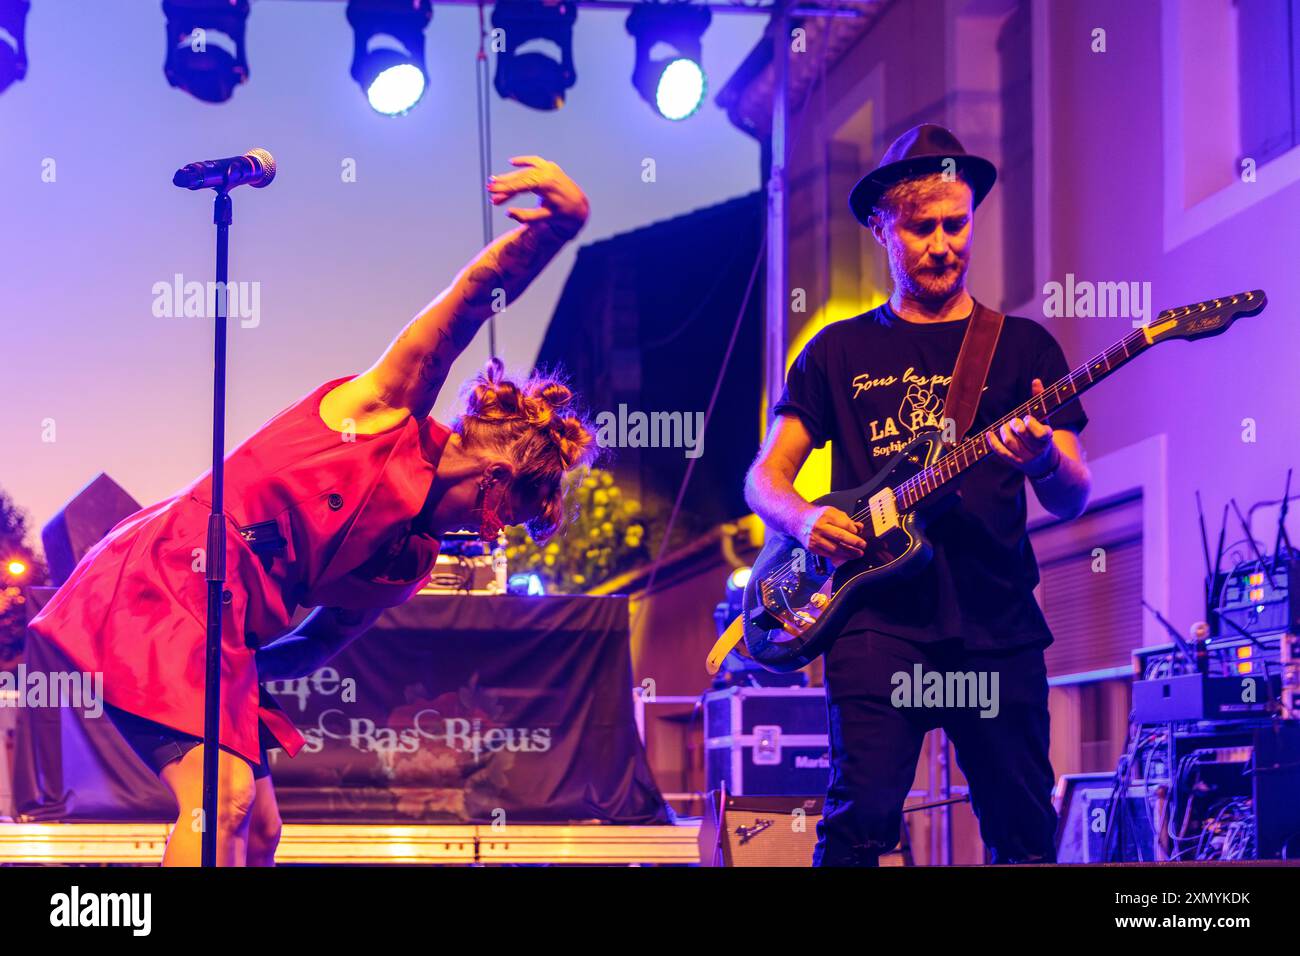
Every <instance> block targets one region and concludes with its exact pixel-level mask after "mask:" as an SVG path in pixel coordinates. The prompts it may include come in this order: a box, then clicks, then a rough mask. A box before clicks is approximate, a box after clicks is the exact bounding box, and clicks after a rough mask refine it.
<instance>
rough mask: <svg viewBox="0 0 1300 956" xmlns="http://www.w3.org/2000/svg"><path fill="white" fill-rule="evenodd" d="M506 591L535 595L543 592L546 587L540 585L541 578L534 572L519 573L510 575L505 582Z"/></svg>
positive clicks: (508, 592)
mask: <svg viewBox="0 0 1300 956" xmlns="http://www.w3.org/2000/svg"><path fill="white" fill-rule="evenodd" d="M506 593H507V594H528V595H533V596H536V595H539V594H545V593H546V589H545V588H544V587H543V586H542V579H541V578H540V577H538V576H537V575H536V574H528V573H520V574H512V575H510V578H509V580H508V581H507V583H506Z"/></svg>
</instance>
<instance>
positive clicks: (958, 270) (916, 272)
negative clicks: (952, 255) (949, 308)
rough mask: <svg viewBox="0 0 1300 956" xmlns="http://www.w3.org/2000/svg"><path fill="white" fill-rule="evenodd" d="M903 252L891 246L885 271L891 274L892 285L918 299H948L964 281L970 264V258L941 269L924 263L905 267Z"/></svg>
mask: <svg viewBox="0 0 1300 956" xmlns="http://www.w3.org/2000/svg"><path fill="white" fill-rule="evenodd" d="M906 256H907V253H906V252H905V251H904V250H903V249H901V248H895V249H894V250H892V251H891V253H890V257H889V272H890V275H891V276H892V277H893V280H894V286H895V288H897V289H898V290H899V291H900V292H902V293H903V294H904V295H906V296H908V297H909V298H912V299H916V300H918V301H920V302H930V303H940V304H941V303H944V302H947V301H948V300H949V299H951V298H952V297H953V296H954V295H956V294H957V293H958V292H960V291H961V289H962V288H963V287H964V286H965V285H966V270H967V269H968V268H969V267H970V262H969V261H968V260H966V259H958V260H957V261H956V262H954V263H952V264H950V265H949V266H947V267H946V268H944V269H943V271H942V272H936V271H935V269H934V268H933V267H931V266H928V265H927V266H924V267H921V268H914V269H911V270H909V269H908V263H907V258H906Z"/></svg>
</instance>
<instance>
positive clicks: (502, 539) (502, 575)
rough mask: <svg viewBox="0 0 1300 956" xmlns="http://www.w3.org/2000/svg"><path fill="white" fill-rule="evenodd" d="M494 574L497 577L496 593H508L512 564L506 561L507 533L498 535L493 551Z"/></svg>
mask: <svg viewBox="0 0 1300 956" xmlns="http://www.w3.org/2000/svg"><path fill="white" fill-rule="evenodd" d="M492 573H493V574H494V575H495V576H496V591H497V593H498V594H505V593H506V586H507V580H508V578H509V576H510V563H509V562H508V561H507V560H506V533H505V532H504V531H502V532H501V533H500V534H498V535H497V543H496V547H494V548H493V549H492Z"/></svg>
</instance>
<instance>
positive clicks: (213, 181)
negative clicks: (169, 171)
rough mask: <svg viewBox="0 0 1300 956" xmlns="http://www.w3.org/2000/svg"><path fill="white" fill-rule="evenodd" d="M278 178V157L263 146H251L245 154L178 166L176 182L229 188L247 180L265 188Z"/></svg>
mask: <svg viewBox="0 0 1300 956" xmlns="http://www.w3.org/2000/svg"><path fill="white" fill-rule="evenodd" d="M273 179H275V158H274V157H273V156H272V155H271V154H270V153H268V152H267V151H266V150H264V149H262V148H261V147H257V148H254V149H250V150H249V151H248V152H246V153H245V154H244V155H243V156H231V157H229V158H227V159H208V160H204V161H203V162H200V163H190V164H189V165H188V166H182V167H181V168H180V169H178V170H176V175H175V176H173V177H172V185H173V186H180V187H181V188H182V189H208V188H212V189H225V190H227V191H229V190H231V189H234V188H235V187H236V186H242V185H244V184H245V183H247V184H248V185H250V186H252V187H254V188H255V189H261V188H262V187H264V186H269V185H271V180H273Z"/></svg>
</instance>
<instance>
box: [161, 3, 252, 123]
mask: <svg viewBox="0 0 1300 956" xmlns="http://www.w3.org/2000/svg"><path fill="white" fill-rule="evenodd" d="M163 13H164V14H165V15H166V16H167V61H166V63H164V64H163V74H164V75H165V76H166V77H167V82H168V83H170V84H171V85H172V86H174V87H176V88H177V89H181V90H184V91H185V92H186V93H189V94H190V95H191V96H193V97H195V98H196V99H200V100H203V101H204V102H205V103H224V102H225V101H226V100H228V99H230V96H231V94H232V93H233V92H234V91H235V87H236V86H238V85H239V84H240V83H245V82H247V81H248V60H247V59H245V57H244V27H245V26H246V25H247V23H248V0H163Z"/></svg>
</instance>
